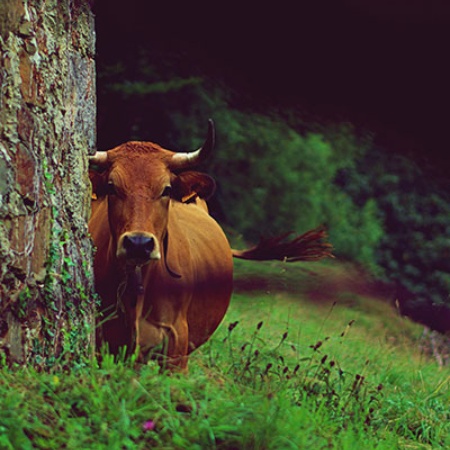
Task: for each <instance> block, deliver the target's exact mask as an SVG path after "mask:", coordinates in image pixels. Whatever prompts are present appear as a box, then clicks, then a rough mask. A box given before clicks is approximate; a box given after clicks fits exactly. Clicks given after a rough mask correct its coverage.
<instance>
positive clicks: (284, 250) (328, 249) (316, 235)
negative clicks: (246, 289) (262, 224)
mask: <svg viewBox="0 0 450 450" xmlns="http://www.w3.org/2000/svg"><path fill="white" fill-rule="evenodd" d="M291 235H292V232H289V233H285V234H282V235H281V236H276V237H270V238H265V237H263V238H261V239H260V241H259V243H258V245H255V246H254V247H252V248H249V249H247V250H234V249H231V252H232V255H233V256H234V257H235V258H241V259H251V260H255V261H267V260H279V261H286V262H294V261H318V260H319V259H323V258H334V256H333V254H332V250H333V246H332V245H331V244H330V243H328V242H326V239H327V237H328V234H327V232H326V229H325V227H318V228H315V229H313V230H310V231H307V232H306V233H303V234H302V235H300V236H297V237H295V238H293V239H292V238H290V239H288V238H289V237H290V236H291Z"/></svg>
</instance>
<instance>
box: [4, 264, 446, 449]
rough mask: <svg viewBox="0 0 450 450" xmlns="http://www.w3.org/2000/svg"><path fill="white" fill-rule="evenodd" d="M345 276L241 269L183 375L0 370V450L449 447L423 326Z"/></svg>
mask: <svg viewBox="0 0 450 450" xmlns="http://www.w3.org/2000/svg"><path fill="white" fill-rule="evenodd" d="M306 270H314V271H315V274H311V273H309V272H307V271H306ZM349 270H350V269H349V268H348V267H347V266H342V265H337V264H334V265H333V263H331V264H317V265H311V264H310V265H305V266H302V265H300V266H286V265H284V264H252V263H248V262H242V263H241V262H238V263H237V265H236V293H235V295H234V296H233V299H232V303H231V306H230V309H229V312H228V314H227V316H226V317H225V320H224V322H223V324H222V326H221V327H220V328H219V330H218V331H217V333H216V334H215V335H214V336H213V338H212V339H211V340H210V341H209V342H208V343H207V344H206V345H205V346H203V347H202V348H201V349H199V350H198V351H197V352H196V353H194V355H193V356H192V358H191V360H190V365H189V373H188V374H171V375H168V374H161V373H159V369H158V367H157V366H156V365H155V364H149V365H147V366H143V367H139V368H135V367H133V362H132V361H128V362H124V361H121V362H114V361H113V358H111V357H110V356H105V357H104V358H103V361H102V363H101V364H98V363H96V362H94V363H92V364H90V365H89V366H88V367H86V368H84V369H80V370H78V371H72V372H69V371H67V372H55V373H36V372H35V371H34V370H33V369H31V368H16V369H7V368H4V369H3V370H2V371H1V372H0V406H1V408H0V449H14V450H15V449H34V448H37V449H150V448H159V449H199V450H200V449H201V450H203V449H349V450H350V449H351V450H353V449H387V450H392V449H440V448H442V449H446V448H450V425H449V423H450V420H449V419H450V407H449V405H450V394H449V384H450V369H449V368H439V367H438V365H437V364H436V363H435V362H434V361H433V360H431V359H428V358H427V357H426V356H424V355H422V354H421V353H420V351H419V339H420V336H421V333H422V327H420V326H418V325H415V324H412V323H411V322H410V321H408V320H407V319H404V318H401V317H399V316H398V315H397V313H396V312H395V310H394V309H393V308H392V307H391V306H390V305H389V304H388V303H387V302H383V301H381V300H380V299H378V298H375V297H374V295H372V293H363V294H361V293H355V292H354V289H353V290H352V289H349V288H348V287H349V286H351V287H353V288H355V285H354V283H347V282H342V280H343V279H345V280H347V281H348V277H347V272H348V271H349ZM242 280H243V281H242ZM248 280H252V283H253V285H252V286H249V283H248ZM258 280H259V281H258ZM264 280H266V281H264ZM267 280H269V281H267ZM330 280H332V281H333V282H332V283H331V284H333V286H334V288H333V289H332V288H330V286H329V283H328V282H329V281H330ZM241 281H242V282H241ZM338 281H339V282H338ZM258 283H259V284H258ZM250 287H252V290H251V291H250V290H249V288H250ZM321 290H322V294H323V295H321V296H318V295H317V294H318V292H320V291H321ZM356 290H358V289H356ZM319 297H320V298H319ZM335 302H336V303H335ZM236 322H238V323H236ZM145 428H150V429H145Z"/></svg>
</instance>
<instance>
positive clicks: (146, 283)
mask: <svg viewBox="0 0 450 450" xmlns="http://www.w3.org/2000/svg"><path fill="white" fill-rule="evenodd" d="M213 144H214V127H213V123H212V121H210V122H209V129H208V137H207V139H206V141H205V144H204V145H203V147H202V148H200V149H199V150H197V151H195V152H192V153H175V152H172V151H169V150H165V149H163V148H161V147H160V146H159V145H157V144H153V143H150V142H128V143H126V144H123V145H120V146H119V147H116V148H114V149H112V150H109V151H108V152H97V153H96V155H95V156H93V157H91V163H93V164H95V165H97V168H98V169H103V172H92V171H91V181H92V185H93V193H94V195H93V198H94V200H93V202H92V216H91V219H90V222H89V229H90V233H91V235H92V238H93V241H94V244H95V246H96V248H97V251H96V255H95V260H94V270H95V283H96V289H97V292H98V293H99V295H100V297H101V299H102V309H103V310H104V311H106V314H108V313H110V316H111V317H110V318H109V319H108V320H105V321H104V322H103V324H102V326H101V334H102V337H101V338H102V340H104V341H106V342H107V343H108V345H109V348H110V350H111V351H112V352H117V351H118V350H119V348H120V347H122V346H127V348H128V349H131V350H133V349H134V348H135V347H136V345H138V346H139V358H140V360H141V361H146V360H147V359H148V358H149V356H150V355H151V354H159V355H162V354H164V355H166V357H167V363H168V364H169V365H171V366H179V367H182V368H184V367H186V365H187V355H188V354H189V353H190V352H191V351H192V350H194V349H195V348H197V347H199V346H200V345H202V344H203V343H204V342H205V341H206V340H207V339H208V338H209V337H210V336H211V335H212V333H213V332H214V330H215V329H216V328H217V326H218V325H219V323H220V322H221V320H222V319H223V317H224V315H225V312H226V310H227V308H228V304H229V301H230V297H231V292H232V276H233V264H232V256H237V257H241V258H247V259H285V260H293V261H294V260H314V259H320V258H322V257H324V256H330V253H331V246H330V244H326V243H322V238H323V237H324V235H325V233H324V231H323V230H318V231H316V230H315V231H312V232H309V233H305V235H303V236H300V237H299V238H297V239H294V240H293V241H292V242H289V243H282V242H281V238H278V239H270V240H264V241H262V242H261V243H260V245H259V246H257V247H255V248H253V249H250V250H247V251H234V250H231V249H230V245H229V243H228V241H227V238H226V236H225V234H224V232H223V231H222V229H221V228H220V226H219V225H218V224H217V222H216V221H215V220H214V219H213V218H212V217H211V216H210V215H209V214H208V208H207V205H206V201H205V200H206V199H207V198H208V197H209V196H210V195H212V193H213V191H214V188H215V183H214V181H213V180H212V178H210V177H209V176H208V175H205V174H202V173H199V172H193V171H186V170H185V169H186V168H188V167H190V166H192V165H194V164H196V163H198V162H199V161H200V160H203V158H204V157H205V156H206V155H207V154H208V153H209V152H210V151H211V149H212V147H213Z"/></svg>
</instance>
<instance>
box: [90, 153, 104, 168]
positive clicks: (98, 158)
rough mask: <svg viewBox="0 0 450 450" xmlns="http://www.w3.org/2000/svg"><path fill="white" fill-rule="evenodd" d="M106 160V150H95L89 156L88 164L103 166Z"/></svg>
mask: <svg viewBox="0 0 450 450" xmlns="http://www.w3.org/2000/svg"><path fill="white" fill-rule="evenodd" d="M107 162H108V152H95V155H93V156H89V163H90V164H97V165H99V166H103V165H105V164H106V163H107Z"/></svg>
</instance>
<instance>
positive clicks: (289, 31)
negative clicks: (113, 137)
mask: <svg viewBox="0 0 450 450" xmlns="http://www.w3.org/2000/svg"><path fill="white" fill-rule="evenodd" d="M447 5H448V6H447ZM94 12H95V14H96V27H97V62H98V65H99V67H102V66H103V65H105V64H108V63H113V62H114V61H115V59H117V55H119V54H120V55H127V54H130V56H132V54H133V49H135V48H137V47H138V46H148V47H149V48H152V49H153V50H155V49H157V50H158V51H159V52H160V54H161V55H164V52H165V51H167V52H171V53H173V52H175V53H176V52H178V53H179V55H180V58H181V59H182V60H183V61H184V64H185V66H186V67H185V70H186V73H189V72H190V73H192V74H194V75H198V74H201V75H206V76H209V77H213V78H217V79H221V80H223V81H225V82H226V83H228V84H229V85H230V86H231V87H233V88H234V89H236V90H237V91H238V92H240V93H241V94H242V99H243V100H242V101H243V103H246V104H247V105H252V106H253V107H254V108H256V109H258V110H264V108H272V107H276V108H279V109H283V108H284V107H289V108H295V109H296V110H298V112H299V114H301V115H303V116H304V117H305V118H306V120H308V119H311V120H317V121H323V122H328V121H350V122H352V123H354V124H355V125H356V126H357V127H362V128H364V129H368V130H370V131H373V132H374V133H375V140H376V142H377V143H379V144H381V145H383V146H385V147H386V148H388V150H389V151H392V152H402V153H406V154H408V155H411V156H413V157H414V158H415V159H416V160H417V161H419V162H420V163H421V164H424V165H428V166H430V167H431V168H432V170H433V171H434V172H436V173H437V174H439V175H443V176H444V177H447V176H448V175H447V174H448V172H449V169H450V155H449V152H448V138H447V129H448V126H449V125H448V118H449V114H448V113H447V111H448V107H449V100H450V95H449V94H450V89H449V88H448V85H449V81H450V59H449V49H450V4H447V2H444V1H442V2H440V1H436V0H428V1H425V0H423V1H417V0H409V1H406V0H405V1H399V0H394V1H391V2H388V1H387V0H379V1H375V0H374V1H368V0H359V1H358V0H345V1H344V0H336V1H334V2H331V1H311V2H309V3H304V2H291V3H290V6H288V5H286V4H284V3H281V2H271V3H268V4H265V5H264V6H263V5H261V3H260V2H258V4H257V5H255V6H254V7H253V8H251V7H249V6H248V5H247V4H245V2H241V4H240V5H239V4H238V5H233V3H230V2H220V1H219V2H209V3H205V4H203V3H202V2H170V1H166V2H162V3H161V4H158V5H157V4H155V2H150V1H145V0H140V1H139V0H134V1H133V0H131V1H128V2H111V1H109V2H108V1H106V0H97V2H96V4H95V5H94ZM162 57H163V56H162ZM99 83H101V81H99ZM103 102H104V103H105V104H103V105H99V121H98V127H99V143H98V144H99V147H100V148H101V147H102V146H103V142H102V141H104V140H105V139H104V136H106V135H107V133H108V124H107V123H105V122H103V121H102V107H103V108H107V107H108V105H107V104H106V103H107V101H106V100H103ZM117 144H118V143H117Z"/></svg>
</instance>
